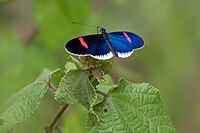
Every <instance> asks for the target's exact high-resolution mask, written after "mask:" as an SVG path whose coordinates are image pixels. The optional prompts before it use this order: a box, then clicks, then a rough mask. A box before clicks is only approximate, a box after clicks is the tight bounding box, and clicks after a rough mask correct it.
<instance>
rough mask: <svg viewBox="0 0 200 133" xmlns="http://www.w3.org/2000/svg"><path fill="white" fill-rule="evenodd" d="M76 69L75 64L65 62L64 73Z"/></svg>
mask: <svg viewBox="0 0 200 133" xmlns="http://www.w3.org/2000/svg"><path fill="white" fill-rule="evenodd" d="M75 69H77V67H76V65H75V64H74V63H73V62H67V63H66V64H65V73H67V72H69V71H70V70H75Z"/></svg>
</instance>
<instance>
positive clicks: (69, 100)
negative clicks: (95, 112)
mask: <svg viewBox="0 0 200 133" xmlns="http://www.w3.org/2000/svg"><path fill="white" fill-rule="evenodd" d="M55 98H56V100H57V101H58V102H59V103H61V104H75V103H81V104H82V105H83V106H85V107H86V108H87V109H89V110H90V109H92V106H93V105H94V103H95V101H96V98H97V95H96V92H95V89H94V87H93V86H92V85H91V83H90V81H89V79H88V73H87V72H85V71H82V70H71V71H69V72H68V73H67V74H65V75H64V77H63V78H62V79H61V81H60V83H59V87H58V89H57V91H56V97H55Z"/></svg>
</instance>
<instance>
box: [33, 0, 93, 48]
mask: <svg viewBox="0 0 200 133" xmlns="http://www.w3.org/2000/svg"><path fill="white" fill-rule="evenodd" d="M33 8H34V14H35V19H36V22H37V25H38V29H39V33H40V37H41V39H43V41H44V42H45V44H46V47H47V48H48V49H50V50H55V49H56V48H60V45H58V44H61V45H62V44H65V43H66V39H67V38H69V37H71V36H70V35H71V34H72V33H73V32H74V31H76V30H78V29H79V27H78V26H74V25H72V21H80V22H83V21H84V19H85V18H86V16H87V15H88V12H89V11H88V10H89V3H88V0H83V1H80V0H42V1H41V0H34V1H33ZM77 9H78V10H77Z"/></svg>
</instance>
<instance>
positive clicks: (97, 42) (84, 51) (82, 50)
mask: <svg viewBox="0 0 200 133" xmlns="http://www.w3.org/2000/svg"><path fill="white" fill-rule="evenodd" d="M65 49H66V51H67V52H69V53H71V54H73V55H77V56H92V57H93V58H96V59H100V60H105V59H110V58H112V57H113V54H112V52H111V51H110V49H109V47H108V45H107V44H106V41H105V39H104V38H103V35H102V34H96V35H88V36H82V37H78V38H74V39H72V40H70V41H69V42H67V44H66V45H65Z"/></svg>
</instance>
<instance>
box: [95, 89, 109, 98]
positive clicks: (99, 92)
mask: <svg viewBox="0 0 200 133" xmlns="http://www.w3.org/2000/svg"><path fill="white" fill-rule="evenodd" d="M96 92H97V93H98V94H101V95H103V96H104V97H110V95H109V94H107V93H105V92H102V91H99V90H96Z"/></svg>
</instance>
